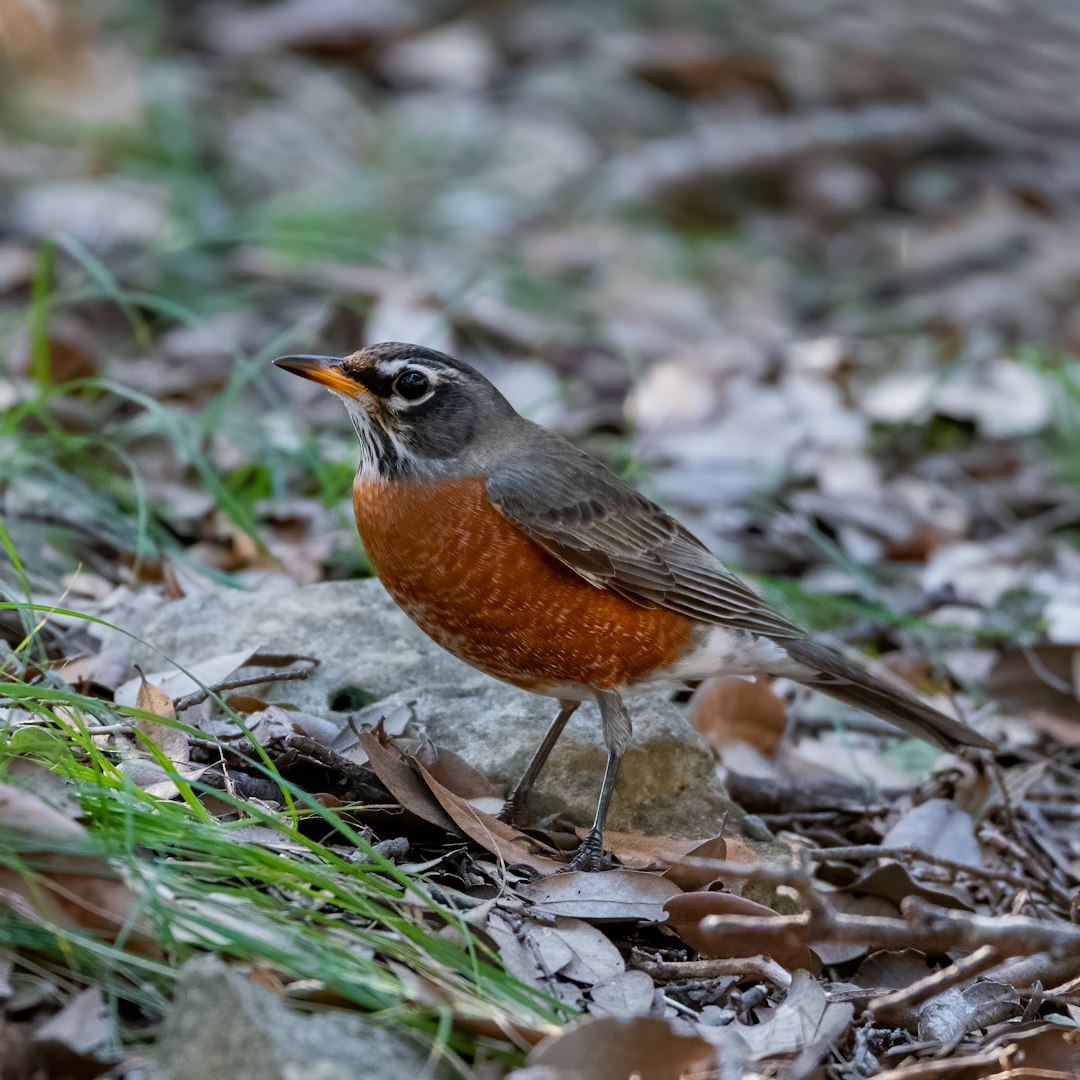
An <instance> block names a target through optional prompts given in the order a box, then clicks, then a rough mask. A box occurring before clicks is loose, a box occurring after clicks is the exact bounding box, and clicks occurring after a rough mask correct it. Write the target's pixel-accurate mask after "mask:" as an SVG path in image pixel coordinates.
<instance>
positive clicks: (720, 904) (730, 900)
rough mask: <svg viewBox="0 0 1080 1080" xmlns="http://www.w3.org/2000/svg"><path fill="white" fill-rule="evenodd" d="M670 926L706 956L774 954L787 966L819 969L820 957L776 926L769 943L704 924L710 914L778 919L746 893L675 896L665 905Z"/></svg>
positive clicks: (778, 960)
mask: <svg viewBox="0 0 1080 1080" xmlns="http://www.w3.org/2000/svg"><path fill="white" fill-rule="evenodd" d="M664 910H665V911H666V912H667V917H668V925H669V926H670V927H671V928H672V929H673V930H674V931H675V933H677V934H678V935H679V937H680V938H681V939H682V940H683V941H685V942H686V944H687V945H689V946H690V947H691V948H692V949H695V950H696V951H697V952H699V953H701V954H702V955H703V956H713V957H717V958H728V957H735V956H757V955H759V954H765V955H767V956H771V957H772V958H773V959H774V960H775V961H777V963H779V964H782V965H783V966H784V967H786V968H793V969H804V970H806V971H813V972H817V971H820V969H821V964H820V963H819V962H818V959H817V957H815V956H814V954H813V953H812V952H811V951H810V949H808V948H807V947H806V945H804V944H802V943H801V942H798V941H793V940H789V938H788V937H787V935H785V934H784V933H783V932H782V931H780V929H779V927H778V928H777V933H776V934H775V935H774V936H773V937H768V939H767V940H766V942H764V943H763V942H762V941H759V940H751V939H748V938H745V937H742V936H740V937H734V936H732V935H731V934H728V933H726V932H725V931H723V930H712V929H709V928H708V927H703V926H702V925H701V920H702V919H704V918H706V916H709V915H752V916H758V917H762V918H778V916H777V913H776V912H775V911H773V910H772V908H768V907H765V905H764V904H759V903H757V902H756V901H754V900H748V899H747V898H746V897H745V896H735V895H734V894H733V893H726V892H692V893H682V894H680V895H678V896H673V897H672V898H671V899H670V900H668V901H667V903H666V904H665V905H664Z"/></svg>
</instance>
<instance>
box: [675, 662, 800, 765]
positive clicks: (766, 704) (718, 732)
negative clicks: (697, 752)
mask: <svg viewBox="0 0 1080 1080" xmlns="http://www.w3.org/2000/svg"><path fill="white" fill-rule="evenodd" d="M692 709H693V724H694V728H695V729H696V730H697V731H698V732H700V733H701V735H702V736H703V737H704V738H705V740H706V741H707V742H708V743H709V745H710V746H712V747H713V748H714V749H717V750H720V749H722V748H723V747H725V746H727V745H729V744H730V743H734V742H744V743H749V744H750V745H751V746H753V747H755V748H756V749H757V750H760V751H761V752H762V753H763V754H766V755H769V756H771V755H772V754H773V752H774V751H775V750H776V747H777V746H778V745H779V743H780V739H781V737H782V736H783V734H784V727H785V724H786V722H787V716H786V711H785V708H784V703H783V701H782V700H781V699H780V698H779V697H777V696H776V694H775V693H774V692H773V688H772V680H771V679H768V678H766V677H764V676H762V677H759V678H757V679H740V678H736V677H729V678H717V679H707V680H706V681H705V682H703V683H702V684H701V686H699V687H698V689H697V691H696V692H695V694H694V698H693V702H692Z"/></svg>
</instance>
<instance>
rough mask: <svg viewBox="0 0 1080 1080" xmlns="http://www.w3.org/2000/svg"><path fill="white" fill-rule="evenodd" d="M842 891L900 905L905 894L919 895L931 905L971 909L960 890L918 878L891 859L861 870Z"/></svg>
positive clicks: (898, 906) (897, 906)
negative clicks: (876, 897) (877, 897)
mask: <svg viewBox="0 0 1080 1080" xmlns="http://www.w3.org/2000/svg"><path fill="white" fill-rule="evenodd" d="M844 888H845V890H846V891H848V892H852V893H860V894H862V895H863V896H880V897H883V898H884V899H886V900H889V901H890V902H891V903H893V904H895V905H896V908H897V910H899V908H900V902H901V901H902V900H903V899H904V897H905V896H921V897H922V898H923V899H924V900H929V901H930V903H931V904H937V906H938V907H945V908H965V909H967V910H968V911H970V910H971V903H970V901H969V900H968V898H967V896H966V894H965V893H964V891H963V890H961V889H959V888H956V887H955V886H950V885H946V884H943V883H942V882H939V881H935V882H933V883H929V884H928V883H926V882H922V881H919V880H918V879H917V878H916V877H914V875H913V874H912V872H911V870H910V869H909V868H908V867H906V866H904V865H903V864H902V863H898V862H895V861H893V860H891V859H887V860H883V861H882V862H880V863H878V864H877V865H876V866H873V867H870V868H868V869H866V870H864V871H863V872H862V873H861V874H860V875H859V877H858V878H857V879H856V880H855V881H853V882H852V883H851V884H850V885H846V886H844Z"/></svg>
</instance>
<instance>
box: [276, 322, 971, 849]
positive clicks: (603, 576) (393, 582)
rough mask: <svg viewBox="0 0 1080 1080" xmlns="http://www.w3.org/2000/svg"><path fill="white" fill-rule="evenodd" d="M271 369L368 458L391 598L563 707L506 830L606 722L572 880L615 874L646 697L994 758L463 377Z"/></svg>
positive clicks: (319, 364)
mask: <svg viewBox="0 0 1080 1080" xmlns="http://www.w3.org/2000/svg"><path fill="white" fill-rule="evenodd" d="M274 363H275V364H277V365H278V366H279V367H282V368H284V369H285V370H286V371H291V372H292V373H293V374H295V375H300V376H302V377H303V378H305V379H313V380H314V381H315V382H318V383H322V384H323V385H324V386H326V387H327V388H329V389H330V390H331V391H333V392H334V393H335V394H337V395H338V396H339V397H341V398H342V400H343V401H344V402H345V407H346V408H347V409H348V412H349V416H350V418H351V419H352V422H353V426H354V427H355V428H356V433H357V435H358V436H359V439H360V448H361V453H360V467H359V471H358V472H357V474H356V480H355V484H354V487H353V506H354V509H355V512H356V523H357V527H358V529H359V531H360V537H361V539H362V540H363V542H364V547H365V548H366V549H367V553H368V556H369V557H370V559H371V563H372V565H373V566H374V568H375V571H376V573H378V575H379V577H380V579H381V580H382V582H383V584H384V585H385V586H386V588H387V590H388V591H389V593H390V595H391V596H392V597H393V598H394V600H395V601H397V603H398V604H399V605H400V606H401V607H402V608H403V609H404V611H405V612H406V614H408V615H409V617H410V618H412V619H413V620H414V621H415V622H416V623H417V624H418V625H419V626H420V627H421V628H422V629H423V630H424V631H425V632H426V633H427V634H428V635H430V636H431V637H432V638H434V640H435V641H436V642H438V643H439V644H440V645H441V646H442V647H443V648H445V649H447V650H449V651H450V652H451V653H453V654H454V655H455V656H458V657H460V658H461V659H462V660H464V661H465V662H466V663H469V664H471V665H473V666H474V667H477V668H479V669H480V670H481V671H485V672H487V673H488V674H489V675H493V676H494V677H495V678H497V679H502V680H503V681H505V682H508V683H511V684H513V685H514V686H518V687H521V688H522V689H525V690H531V691H532V692H533V693H536V694H544V695H547V696H549V697H553V698H556V699H557V700H558V701H559V711H558V714H557V715H556V717H555V720H554V722H553V723H552V725H551V727H550V728H549V729H548V731H547V733H546V735H545V736H544V739H543V741H542V742H541V744H540V746H539V748H538V749H537V751H536V753H535V755H534V756H533V758H532V760H531V761H530V762H529V765H528V767H527V768H526V770H525V773H524V775H523V776H522V777H521V779H520V780H519V781H518V783H517V784H516V785H515V786H514V788H513V789H512V791H511V793H510V795H509V797H508V799H507V805H506V807H505V809H504V813H505V814H506V815H507V816H510V817H513V816H515V815H516V814H518V813H519V812H520V810H521V809H522V807H523V805H524V802H525V799H526V797H527V795H528V793H529V789H530V788H531V787H532V785H533V782H534V781H535V780H536V777H537V775H538V773H539V772H540V769H541V767H542V766H543V764H544V761H545V760H546V758H547V756H548V754H549V753H550V752H551V749H552V747H553V746H554V745H555V742H556V740H557V739H558V737H559V735H560V734H561V732H562V730H563V728H564V727H565V726H566V722H567V721H568V720H569V719H570V716H571V714H572V713H573V712H574V710H575V709H576V708H577V707H578V705H579V704H580V703H581V702H582V701H585V700H587V699H590V698H591V699H593V700H595V701H596V703H597V704H598V706H599V708H600V716H601V720H602V723H603V733H604V743H605V746H606V748H607V765H606V768H605V770H604V777H603V781H602V783H601V787H600V796H599V799H598V802H597V807H596V817H595V820H594V821H593V825H592V829H591V830H590V832H589V833H588V836H587V837H586V839H585V841H584V842H583V843H582V845H581V847H580V849H579V850H578V852H577V853H576V854H575V856H574V858H573V860H572V862H571V864H570V865H571V867H573V868H576V869H583V870H595V869H598V868H599V867H600V865H601V862H602V859H603V849H602V842H601V834H602V830H603V826H604V818H605V816H606V812H607V808H608V802H609V801H610V799H611V793H612V790H613V788H614V785H615V777H616V774H617V772H618V768H619V759H620V758H621V757H622V755H623V753H624V751H625V750H626V748H627V746H628V744H629V742H630V734H631V724H630V715H629V713H628V712H627V709H626V706H625V704H624V703H623V693H624V692H625V691H627V690H629V689H631V688H634V687H639V686H645V685H651V684H657V683H676V684H678V683H684V682H687V681H689V680H695V679H703V678H706V677H708V676H712V675H743V676H750V675H758V674H769V675H776V676H785V677H787V678H791V679H796V680H798V681H799V682H802V683H806V684H807V685H809V686H812V687H815V688H817V689H819V690H822V691H824V692H825V693H827V694H831V695H832V696H833V697H836V698H839V699H840V700H842V701H846V702H848V703H850V704H852V705H855V706H857V707H859V708H862V709H866V710H867V711H869V712H872V713H875V714H877V715H878V716H880V717H882V718H883V719H885V720H888V721H890V722H891V723H893V724H895V725H896V726H897V727H900V728H903V729H904V730H906V731H909V732H912V733H913V734H915V735H917V736H919V737H921V738H923V739H926V740H927V741H928V742H931V743H934V744H936V745H938V746H940V747H943V748H946V749H955V748H956V747H959V746H974V747H984V748H990V747H991V746H992V744H991V743H990V742H989V741H988V740H987V739H985V738H984V737H983V736H982V735H980V734H978V733H977V732H975V731H973V730H972V729H970V728H968V727H966V726H965V725H964V724H961V723H959V722H957V721H956V720H953V719H950V718H949V717H947V716H945V715H943V714H942V713H940V712H938V711H937V710H936V709H933V708H931V707H930V706H929V705H926V704H924V703H923V702H921V701H919V700H917V699H916V698H915V697H912V696H909V695H907V694H905V693H902V692H899V691H897V690H895V689H893V688H891V687H890V686H887V685H886V684H884V683H882V682H880V681H878V680H877V679H876V678H874V677H873V676H872V675H870V674H869V673H868V672H866V671H864V670H863V669H862V668H860V667H859V666H857V665H856V664H854V663H852V662H851V661H849V660H847V659H845V658H844V657H843V656H841V655H840V653H838V652H836V651H835V650H833V649H831V648H829V647H828V646H826V645H824V644H821V643H819V642H816V641H813V640H811V639H810V638H809V637H808V636H807V635H806V634H805V633H804V632H803V631H802V630H800V629H799V628H798V627H797V626H795V625H793V624H792V623H790V622H788V620H787V619H785V618H784V617H783V616H782V615H780V614H779V613H777V612H776V611H773V610H772V609H771V608H770V607H769V606H768V605H767V604H765V603H764V602H763V601H762V599H761V598H760V597H759V596H758V595H757V594H756V593H755V592H753V591H752V590H751V589H750V588H749V587H748V586H746V585H745V584H744V583H743V582H742V581H740V580H739V579H738V578H737V577H735V576H734V575H733V574H732V573H731V572H730V571H728V570H727V569H726V568H725V567H724V566H723V565H722V564H721V563H720V562H719V561H718V560H717V559H716V558H715V557H714V556H713V555H712V554H711V553H710V552H709V551H708V549H707V548H706V547H705V545H704V544H702V543H701V541H699V540H698V539H697V538H696V537H695V536H694V535H693V534H692V533H690V532H689V531H688V530H687V529H686V528H685V527H684V526H682V525H681V524H680V523H679V522H678V521H676V520H675V519H674V518H673V517H671V516H670V515H669V514H667V513H665V512H664V511H663V510H662V509H661V508H660V507H659V506H657V505H656V504H655V503H653V502H650V501H649V499H647V498H645V496H644V495H642V494H640V493H639V492H637V491H635V490H633V489H632V488H630V487H628V486H627V485H626V484H624V483H623V482H622V481H621V480H619V479H618V478H617V477H615V476H614V475H613V474H612V473H611V472H609V471H608V470H607V469H606V468H605V467H604V466H603V465H602V464H600V462H598V461H596V460H595V459H594V458H592V457H590V456H589V455H588V454H586V453H584V452H582V451H581V450H578V449H577V448H576V447H574V446H572V445H571V444H570V443H569V442H567V441H566V440H565V439H563V438H562V437H561V436H559V435H556V434H554V433H553V432H550V431H547V430H546V429H544V428H542V427H539V426H538V425H536V424H534V423H532V422H530V421H528V420H526V419H524V417H522V416H520V415H518V413H516V412H515V411H514V409H513V407H512V406H511V405H510V403H509V402H508V401H507V400H506V398H504V397H503V396H502V394H500V393H499V391H498V390H496V389H495V387H494V386H493V385H492V384H491V383H490V382H489V381H488V380H487V379H486V378H485V377H484V376H483V375H481V374H480V372H478V371H476V370H475V368H473V367H471V366H470V365H469V364H466V363H464V362H462V361H461V360H456V359H454V358H453V357H451V356H447V355H445V354H444V353H441V352H436V351H435V350H433V349H426V348H423V347H421V346H419V345H406V344H401V343H397V342H390V343H385V344H381V345H372V346H370V347H368V348H365V349H360V350H359V351H358V352H354V353H352V354H351V355H349V356H346V357H344V358H337V357H329V356H284V357H281V358H280V359H279V360H275V361H274Z"/></svg>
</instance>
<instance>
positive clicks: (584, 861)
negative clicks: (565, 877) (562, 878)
mask: <svg viewBox="0 0 1080 1080" xmlns="http://www.w3.org/2000/svg"><path fill="white" fill-rule="evenodd" d="M610 865H611V855H610V854H609V853H608V852H606V851H605V850H604V845H603V843H602V842H601V839H600V834H599V833H596V832H590V833H589V835H588V836H586V837H585V839H584V840H583V841H582V842H581V847H579V848H578V849H577V851H575V852H574V857H573V858H572V859H571V860H570V861H569V862H568V863H567V864H566V866H564V867H563V868H562V869H561V870H560V871H559V873H560V874H569V873H572V872H573V871H574V870H584V871H586V872H587V873H594V872H595V871H597V870H603V869H604V868H605V867H607V866H610Z"/></svg>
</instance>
